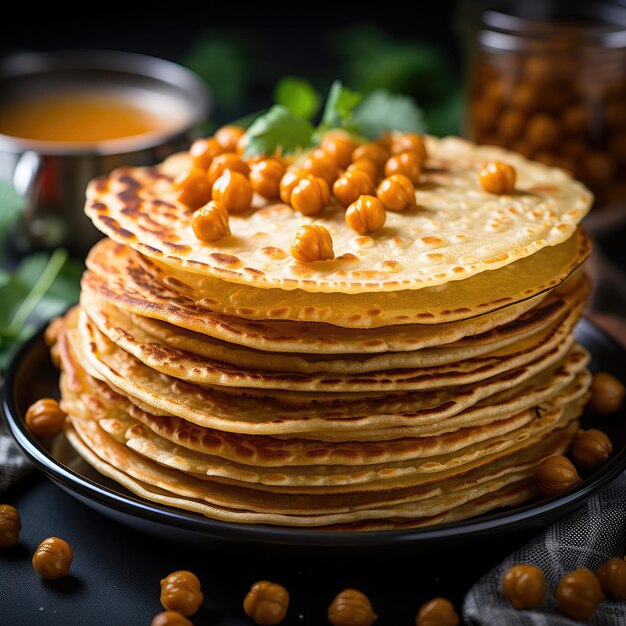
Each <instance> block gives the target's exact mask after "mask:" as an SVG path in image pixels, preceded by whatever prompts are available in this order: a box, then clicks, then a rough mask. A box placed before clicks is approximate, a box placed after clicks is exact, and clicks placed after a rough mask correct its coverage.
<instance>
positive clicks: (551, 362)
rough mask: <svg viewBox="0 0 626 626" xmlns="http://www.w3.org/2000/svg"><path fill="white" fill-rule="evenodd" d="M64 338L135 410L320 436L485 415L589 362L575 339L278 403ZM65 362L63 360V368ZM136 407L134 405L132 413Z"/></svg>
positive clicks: (247, 429) (378, 432)
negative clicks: (495, 364)
mask: <svg viewBox="0 0 626 626" xmlns="http://www.w3.org/2000/svg"><path fill="white" fill-rule="evenodd" d="M67 339H68V340H69V341H68V342H65V341H64V342H62V346H61V350H62V351H63V350H67V347H68V345H71V348H72V351H73V352H74V353H75V354H76V355H77V359H78V361H79V362H80V363H81V364H82V365H83V366H84V367H85V368H86V369H87V370H88V371H89V373H90V375H92V376H94V377H95V378H97V379H100V380H103V381H106V383H107V385H109V386H110V387H111V388H112V389H113V390H114V391H115V392H117V393H119V394H120V395H123V396H124V397H126V398H127V399H128V400H130V401H131V402H132V403H133V404H134V405H136V406H137V408H138V409H139V411H143V412H145V413H147V414H150V415H152V416H163V417H166V418H167V417H171V416H176V417H178V418H181V419H182V420H183V422H185V423H190V424H195V425H197V426H200V427H206V428H210V429H214V430H215V431H224V432H228V433H239V434H244V435H245V434H255V435H273V436H276V437H300V438H313V439H320V440H324V441H346V440H347V439H350V440H353V441H356V440H359V441H380V440H385V439H389V438H392V439H393V438H397V437H402V436H419V435H420V434H423V433H424V432H425V431H424V429H426V432H427V431H428V430H429V429H433V430H435V432H436V430H437V429H438V428H443V430H444V432H445V430H446V426H445V424H446V423H448V420H450V419H451V418H453V417H454V416H456V415H458V414H460V413H461V412H463V411H466V410H471V407H474V406H476V405H478V404H480V403H482V406H481V409H480V411H479V412H478V414H479V415H482V416H484V417H485V419H487V420H491V419H494V418H495V417H496V416H497V415H498V413H497V410H496V411H494V409H493V407H492V404H493V403H496V400H497V401H500V402H506V401H508V400H510V399H511V398H515V397H516V396H519V395H529V394H530V393H531V389H533V388H535V389H536V390H542V388H544V387H545V386H546V385H549V384H550V383H549V381H550V380H552V379H553V377H555V384H556V385H557V386H558V387H559V388H562V386H564V385H565V384H569V382H571V381H572V380H573V376H574V375H575V374H576V373H577V372H579V371H581V370H582V369H583V368H584V367H585V366H586V365H587V363H588V362H589V354H588V353H587V352H586V351H585V350H584V349H583V348H581V347H580V346H577V345H576V346H574V348H573V349H572V351H571V352H570V353H569V354H568V352H567V351H566V353H565V354H561V347H559V348H557V349H555V350H554V351H553V352H552V353H550V354H548V355H546V356H545V357H543V358H542V359H539V360H537V361H535V362H532V363H530V364H528V365H526V366H524V367H521V368H518V369H516V370H512V371H510V372H508V373H507V374H504V375H501V376H498V377H495V378H493V379H490V380H489V381H486V382H485V383H484V384H480V385H478V384H472V385H468V386H466V387H460V388H448V389H438V390H434V391H431V392H416V393H407V394H395V395H391V396H386V397H382V398H369V397H365V398H363V397H357V398H354V397H350V395H349V394H347V396H348V397H345V396H342V397H341V398H340V399H338V400H337V401H334V402H331V403H328V404H320V403H318V402H311V403H304V404H302V405H299V404H295V403H293V402H290V403H285V401H284V400H285V398H272V397H260V398H256V397H250V396H248V395H247V394H242V395H239V396H230V395H227V394H222V393H220V392H219V391H217V390H212V389H206V388H203V387H199V386H197V385H193V384H190V383H185V382H183V381H179V380H177V379H172V378H170V377H167V376H165V375H158V374H156V373H155V372H154V370H151V369H150V368H148V367H146V366H145V365H144V364H143V363H141V362H140V361H138V360H137V359H135V358H134V357H132V356H131V355H129V354H128V353H126V352H123V351H115V352H113V353H109V354H104V353H100V354H99V355H98V356H99V357H100V358H101V359H102V360H100V359H99V358H96V356H95V355H94V353H93V352H86V351H85V349H84V346H83V344H82V342H81V341H80V339H79V337H78V336H77V335H76V333H75V331H72V330H71V329H70V331H69V332H68V333H67ZM66 344H67V345H66ZM70 362H71V361H70ZM70 369H71V368H70V367H66V371H70ZM557 381H558V382H557ZM490 398H494V400H490ZM531 406H532V405H531ZM139 415H140V414H134V413H133V416H134V417H136V418H137V419H140V417H139ZM474 418H476V415H475V416H474ZM465 421H466V417H465V418H463V420H461V421H460V422H459V421H456V422H455V421H453V422H452V424H456V426H457V427H458V426H459V423H460V424H462V423H464V422H465ZM442 425H443V426H442ZM181 426H184V424H181Z"/></svg>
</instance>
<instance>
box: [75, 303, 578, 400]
mask: <svg viewBox="0 0 626 626" xmlns="http://www.w3.org/2000/svg"><path fill="white" fill-rule="evenodd" d="M582 308H583V305H582V304H580V305H577V306H575V307H573V308H572V309H571V311H570V312H568V313H567V314H566V316H565V317H564V318H563V319H561V320H559V321H558V322H557V324H555V325H554V326H551V327H549V328H547V329H545V330H542V331H540V332H538V333H536V334H535V335H533V336H532V337H530V338H526V339H522V340H520V341H517V342H515V343H513V344H511V345H508V346H506V347H504V348H501V349H499V350H495V351H494V352H491V353H489V354H486V355H483V356H480V357H474V358H467V359H464V360H461V361H458V362H456V363H452V364H448V365H441V366H435V367H425V368H408V369H399V370H389V371H384V372H367V373H364V374H337V373H332V374H328V375H327V374H325V373H323V372H321V373H309V374H300V373H292V372H271V371H266V370H260V369H250V368H246V369H244V368H240V367H236V366H233V365H230V364H227V363H223V362H221V361H214V360H211V359H207V358H204V357H201V356H198V355H194V354H191V353H188V352H184V351H182V350H178V349H173V348H170V347H169V346H167V345H166V344H164V343H163V342H161V341H159V340H157V339H156V338H151V337H147V338H146V337H144V336H143V334H142V333H141V332H140V331H137V332H136V333H135V334H136V335H137V336H131V335H129V334H127V333H124V332H122V331H121V330H120V329H119V328H117V327H114V326H112V325H105V324H103V325H102V327H101V328H100V327H99V328H96V326H95V324H93V322H92V321H91V320H90V319H89V318H88V316H87V315H86V314H85V313H84V312H83V313H82V314H81V316H80V320H79V325H78V328H79V333H80V335H81V337H82V341H83V343H84V344H85V345H86V346H94V348H95V350H97V351H98V352H107V351H111V350H114V349H115V348H114V346H117V347H118V349H122V350H124V351H126V352H128V353H130V354H132V355H133V356H134V357H135V358H137V359H139V360H140V361H142V362H143V363H145V364H146V365H148V366H149V367H150V368H151V369H154V370H156V371H158V372H160V373H162V374H167V375H168V376H173V377H175V378H179V379H180V380H183V381H186V382H193V383H197V384H201V385H205V386H217V387H228V388H231V389H232V388H257V389H279V390H286V391H309V392H315V393H322V394H323V393H326V392H337V391H338V392H372V391H379V392H380V391H394V392H397V391H416V390H429V389H436V388H441V387H448V386H458V385H466V384H469V383H472V382H478V381H480V380H485V379H486V378H489V377H491V376H495V375H497V374H501V373H503V372H506V371H508V370H510V369H513V368H515V367H519V366H522V365H525V364H526V363H529V362H531V361H534V360H535V359H537V358H539V357H541V356H543V355H544V354H547V353H548V352H550V351H551V350H552V349H554V348H557V347H561V348H562V349H563V350H564V351H567V350H568V349H569V348H570V347H571V345H572V343H573V338H572V336H571V331H572V329H573V327H574V325H575V324H576V322H577V321H578V318H579V316H580V314H581V312H582ZM112 344H113V345H112Z"/></svg>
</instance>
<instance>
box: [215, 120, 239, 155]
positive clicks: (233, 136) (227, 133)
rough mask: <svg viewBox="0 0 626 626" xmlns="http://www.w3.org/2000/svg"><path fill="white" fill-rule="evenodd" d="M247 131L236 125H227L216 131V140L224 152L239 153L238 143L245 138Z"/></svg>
mask: <svg viewBox="0 0 626 626" xmlns="http://www.w3.org/2000/svg"><path fill="white" fill-rule="evenodd" d="M245 132H246V129H245V128H241V126H235V125H234V124H227V125H226V126H222V127H221V128H218V129H217V130H216V131H215V139H216V140H217V141H218V143H219V144H220V145H221V146H222V147H223V148H224V152H237V142H238V141H239V140H240V139H241V138H242V137H243V135H244V134H245Z"/></svg>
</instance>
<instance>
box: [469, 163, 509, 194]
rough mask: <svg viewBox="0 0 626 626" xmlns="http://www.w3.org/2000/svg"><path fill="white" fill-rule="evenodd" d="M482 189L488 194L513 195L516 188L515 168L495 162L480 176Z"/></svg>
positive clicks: (487, 166) (488, 165)
mask: <svg viewBox="0 0 626 626" xmlns="http://www.w3.org/2000/svg"><path fill="white" fill-rule="evenodd" d="M478 177H479V180H480V184H481V186H482V188H483V189H484V190H485V191H486V192H487V193H495V194H511V193H513V189H514V188H515V178H516V174H515V168H513V167H511V166H510V165H508V164H507V163H501V162H500V161H493V162H492V163H487V165H486V166H485V167H484V168H483V169H482V170H480V174H479V175H478Z"/></svg>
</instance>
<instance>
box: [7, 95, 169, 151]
mask: <svg viewBox="0 0 626 626" xmlns="http://www.w3.org/2000/svg"><path fill="white" fill-rule="evenodd" d="M170 125H171V124H170V123H169V122H168V118H167V117H166V116H165V115H163V113H162V112H155V111H151V110H150V109H148V108H147V107H146V106H144V105H143V104H142V103H141V102H139V101H137V99H133V98H131V97H128V96H126V95H124V93H114V92H109V93H107V92H104V93H100V92H97V91H94V90H84V91H79V90H74V91H69V92H68V91H64V92H59V93H52V94H46V95H43V96H37V97H36V98H34V97H33V98H29V99H25V98H20V99H16V100H14V101H9V102H6V103H4V104H3V105H1V106H0V134H4V135H10V136H12V137H18V138H20V139H30V140H34V141H51V142H60V143H81V144H94V143H98V142H101V141H107V140H111V139H122V138H125V137H133V136H137V135H143V134H146V133H150V132H153V131H156V130H161V131H162V130H163V129H164V128H167V127H168V126H170Z"/></svg>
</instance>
